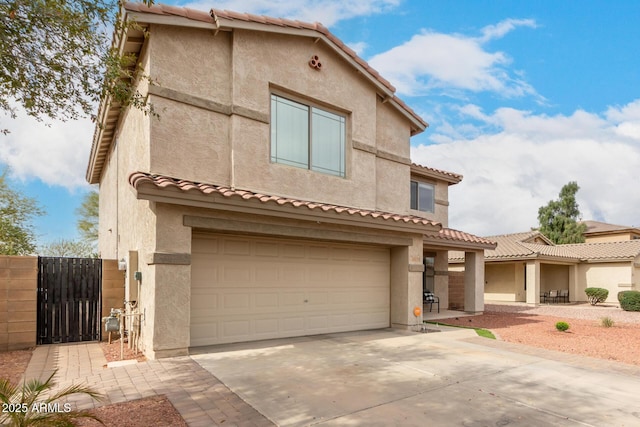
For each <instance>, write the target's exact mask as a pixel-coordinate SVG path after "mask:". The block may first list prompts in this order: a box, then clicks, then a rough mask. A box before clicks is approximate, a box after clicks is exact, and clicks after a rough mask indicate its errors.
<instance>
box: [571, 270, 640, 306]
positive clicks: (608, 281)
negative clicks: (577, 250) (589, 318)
mask: <svg viewBox="0 0 640 427" xmlns="http://www.w3.org/2000/svg"><path fill="white" fill-rule="evenodd" d="M632 269H633V265H632V263H631V262H629V261H627V262H617V263H598V264H581V265H579V266H578V292H577V295H575V297H576V299H577V300H578V301H587V296H586V294H585V293H584V290H585V289H586V288H587V287H591V288H605V289H608V290H609V297H608V298H607V301H606V302H608V303H615V304H617V303H618V292H620V291H627V290H631V289H633V287H632V284H633V278H632ZM572 300H573V298H572Z"/></svg>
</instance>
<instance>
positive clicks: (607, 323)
mask: <svg viewBox="0 0 640 427" xmlns="http://www.w3.org/2000/svg"><path fill="white" fill-rule="evenodd" d="M614 323H615V322H614V321H613V319H612V318H611V317H608V316H607V317H603V318H602V319H600V324H601V325H602V327H603V328H610V327H612V326H613V325H614Z"/></svg>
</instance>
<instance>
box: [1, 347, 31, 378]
mask: <svg viewBox="0 0 640 427" xmlns="http://www.w3.org/2000/svg"><path fill="white" fill-rule="evenodd" d="M32 353H33V349H29V350H14V351H4V352H0V372H2V375H1V376H2V378H6V379H8V380H9V382H11V384H18V383H19V382H20V378H21V377H22V374H24V372H25V371H26V370H27V366H28V365H29V361H30V360H31V354H32Z"/></svg>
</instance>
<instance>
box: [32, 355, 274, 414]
mask: <svg viewBox="0 0 640 427" xmlns="http://www.w3.org/2000/svg"><path fill="white" fill-rule="evenodd" d="M106 364H107V361H106V359H105V358H104V355H103V353H102V350H101V348H100V345H99V344H98V343H82V344H64V345H47V346H39V347H37V348H36V349H35V351H34V353H33V356H32V357H31V361H30V362H29V366H28V368H27V370H26V372H25V377H26V378H27V379H31V378H40V379H43V380H44V379H46V378H48V376H49V375H51V373H53V372H54V371H55V370H56V369H57V370H58V373H57V374H56V382H57V384H58V385H57V387H59V388H61V387H65V386H68V385H71V384H78V383H80V384H83V385H88V386H91V387H93V388H95V389H96V390H98V391H100V392H101V393H103V394H104V395H105V396H106V399H105V400H104V401H102V402H95V401H94V400H93V399H91V398H89V397H87V396H77V397H74V398H73V399H72V400H69V402H70V403H72V404H73V405H74V407H75V408H77V409H89V408H93V407H96V406H102V405H108V404H111V403H119V402H125V401H130V400H135V399H140V398H143V397H150V396H155V395H166V396H167V398H168V399H169V400H170V401H171V403H172V404H173V406H175V407H176V409H177V410H178V412H180V415H182V418H184V420H185V421H186V422H187V424H189V425H190V426H215V425H224V426H273V425H274V424H273V423H272V422H271V421H269V420H268V419H267V418H265V417H264V416H263V415H262V414H260V413H259V412H258V411H256V410H255V409H254V408H253V407H252V406H250V405H249V404H247V403H246V402H245V401H243V400H242V399H241V398H240V397H238V396H237V395H236V394H235V393H233V392H232V391H231V390H229V389H228V388H227V387H226V386H225V385H224V384H222V383H221V382H220V381H219V380H218V379H217V378H216V377H214V376H213V375H211V373H209V372H208V371H207V370H205V369H203V368H202V367H201V366H200V365H199V364H198V363H196V362H195V361H193V360H192V359H191V358H190V357H187V356H185V357H174V358H169V359H161V360H150V361H147V362H139V363H134V364H130V365H125V366H118V367H112V368H106Z"/></svg>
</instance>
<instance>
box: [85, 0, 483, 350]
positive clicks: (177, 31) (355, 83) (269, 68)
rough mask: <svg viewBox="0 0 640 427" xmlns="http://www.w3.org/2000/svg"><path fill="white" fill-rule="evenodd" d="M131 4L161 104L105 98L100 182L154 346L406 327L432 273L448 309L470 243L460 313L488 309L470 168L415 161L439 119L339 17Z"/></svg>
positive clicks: (108, 224)
mask: <svg viewBox="0 0 640 427" xmlns="http://www.w3.org/2000/svg"><path fill="white" fill-rule="evenodd" d="M124 12H125V14H124V18H125V19H133V20H135V21H136V22H137V23H138V27H137V29H135V28H131V29H129V30H128V31H127V32H126V33H125V34H122V35H121V36H119V37H117V38H116V39H115V43H116V44H117V46H118V47H119V48H120V50H121V51H123V52H129V53H132V54H135V55H137V56H138V58H139V62H140V64H141V66H142V68H143V69H144V71H145V73H146V74H147V75H148V76H150V77H151V79H152V81H153V84H149V83H147V82H145V81H144V80H143V81H141V82H140V83H139V89H140V90H141V91H142V92H143V93H144V94H145V96H148V98H149V100H150V101H151V102H152V103H153V104H154V106H155V108H156V109H157V111H159V113H160V117H159V118H155V117H149V116H147V115H145V114H143V113H142V112H140V111H138V110H136V109H128V108H121V106H119V105H117V104H116V103H114V102H110V100H109V99H103V101H102V103H101V106H100V110H99V126H98V127H97V128H96V134H95V137H94V141H93V146H92V149H91V157H90V160H89V165H88V171H87V179H88V181H89V182H91V183H94V184H95V183H97V184H99V185H100V246H99V249H100V253H101V255H102V257H106V258H116V259H119V260H122V264H123V267H124V266H125V265H126V294H127V298H128V300H130V301H136V302H137V306H138V309H139V311H140V313H142V316H143V318H142V322H141V341H140V345H141V347H142V350H143V351H144V352H145V354H146V355H147V356H148V357H151V358H159V357H168V356H174V355H184V354H187V353H188V351H189V348H190V347H194V346H203V345H212V344H222V343H230V342H242V341H253V340H261V339H270V338H280V337H293V336H303V335H312V334H322V333H329V332H339V331H353V330H364V329H372V328H386V327H390V326H391V327H398V328H409V327H411V326H413V325H416V324H420V323H421V322H422V315H420V314H419V315H418V316H416V315H415V314H414V308H415V307H422V291H423V286H425V285H424V284H425V283H429V285H430V286H433V288H434V289H431V290H435V292H436V294H441V295H442V299H443V300H444V301H442V300H441V302H442V303H443V304H445V306H446V294H447V286H448V284H447V251H448V250H451V249H457V250H461V251H463V252H464V253H465V263H466V266H467V274H466V275H465V307H464V308H465V309H466V310H468V311H470V312H481V311H482V310H483V308H484V302H483V293H484V289H483V284H484V259H483V254H484V250H485V249H486V248H491V247H494V246H495V245H494V244H493V243H492V242H490V241H488V240H486V239H482V238H479V237H476V236H472V235H469V234H467V233H463V232H459V231H456V230H451V229H448V228H447V218H448V186H449V185H453V184H456V183H458V182H460V180H461V179H462V177H461V176H460V175H457V174H453V173H449V172H445V171H440V170H437V169H433V168H428V167H422V166H419V165H415V164H412V163H411V161H410V159H409V154H410V151H409V147H410V138H411V136H413V135H415V134H417V133H420V132H422V131H424V130H425V128H426V127H427V123H425V122H424V121H423V120H422V119H421V118H420V117H419V116H418V115H417V114H416V113H415V112H413V111H412V110H411V109H410V108H409V107H408V106H407V105H406V104H405V103H403V102H402V101H401V100H400V99H399V98H397V97H396V96H395V94H394V92H395V89H394V88H393V86H392V85H391V84H390V83H389V82H387V81H386V80H385V79H384V78H382V77H381V76H380V75H379V74H378V73H377V72H376V71H375V70H373V69H372V68H371V67H369V65H368V64H367V63H366V62H365V61H363V60H362V59H361V58H359V57H358V56H357V55H356V54H355V53H354V52H353V51H352V50H351V49H349V48H348V47H346V46H345V45H344V44H343V43H342V42H341V41H340V40H338V39H337V38H336V37H335V36H334V35H332V34H331V33H330V32H329V31H328V30H327V29H326V28H324V27H323V26H322V25H320V24H317V23H316V24H308V23H303V22H298V21H290V20H284V19H275V18H269V17H262V16H254V15H248V14H240V13H235V12H229V11H219V10H211V12H202V11H196V10H192V9H186V8H179V7H173V6H163V5H154V6H153V7H151V8H148V7H146V6H144V5H142V4H140V3H126V4H125V10H124ZM140 28H145V29H146V30H148V32H149V35H148V37H143V35H142V33H141V31H140ZM425 259H427V261H428V264H429V267H430V269H429V271H430V272H432V273H433V274H430V277H425V276H427V274H425V270H426V269H425ZM136 272H137V273H138V274H136Z"/></svg>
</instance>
